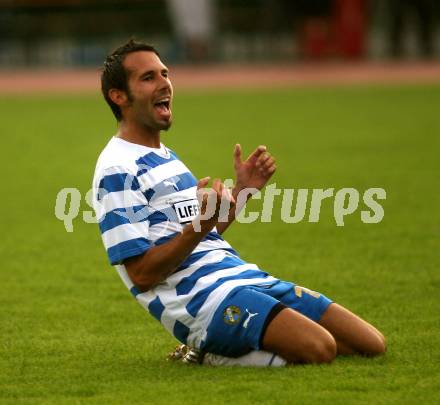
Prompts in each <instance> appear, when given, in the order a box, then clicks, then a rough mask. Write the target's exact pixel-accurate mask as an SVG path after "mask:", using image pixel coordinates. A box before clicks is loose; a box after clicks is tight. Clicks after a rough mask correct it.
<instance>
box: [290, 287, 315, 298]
mask: <svg viewBox="0 0 440 405" xmlns="http://www.w3.org/2000/svg"><path fill="white" fill-rule="evenodd" d="M303 292H304V293H306V294H309V295H311V296H312V297H314V298H319V297H320V296H321V294H320V293H318V292H316V291H312V290H309V289H308V288H306V287H301V286H299V285H296V286H295V295H296V296H297V297H298V298H301V297H302V295H303Z"/></svg>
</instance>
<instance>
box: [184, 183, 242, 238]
mask: <svg viewBox="0 0 440 405" xmlns="http://www.w3.org/2000/svg"><path fill="white" fill-rule="evenodd" d="M209 180H210V178H209V177H205V178H203V179H201V180H200V181H199V182H198V184H197V198H198V200H199V205H200V214H199V215H198V217H197V218H195V219H194V221H193V223H192V224H193V228H194V230H195V231H196V232H202V233H203V234H207V233H209V232H210V231H211V230H212V228H214V226H216V224H217V222H218V221H219V220H220V221H221V220H222V219H223V220H227V217H228V215H229V211H230V209H231V208H232V207H233V206H235V199H234V197H233V196H232V193H231V190H229V189H228V188H226V187H225V185H224V184H223V183H222V181H221V180H220V179H214V181H213V182H212V186H211V187H207V185H208V183H209Z"/></svg>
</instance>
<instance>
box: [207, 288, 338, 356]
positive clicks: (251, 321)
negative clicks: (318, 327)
mask: <svg viewBox="0 0 440 405" xmlns="http://www.w3.org/2000/svg"><path fill="white" fill-rule="evenodd" d="M331 303H332V301H331V300H330V299H328V298H327V297H326V296H324V295H322V294H319V293H317V292H315V291H311V290H308V289H307V288H304V287H300V286H297V285H295V284H293V283H289V282H286V281H278V282H276V283H275V284H272V285H269V286H240V287H237V288H235V289H234V290H232V291H231V293H230V294H229V295H228V296H227V297H226V298H225V299H224V300H223V301H222V303H221V304H220V305H219V307H218V308H217V310H216V312H215V313H214V316H213V318H212V321H211V323H210V324H209V326H208V330H207V336H206V339H205V340H204V341H203V342H202V345H201V347H200V348H201V349H202V350H203V351H206V352H210V353H215V354H220V355H223V356H228V357H238V356H241V355H243V354H246V353H249V352H250V351H252V350H261V349H262V347H261V346H262V339H263V336H264V333H265V331H266V328H267V326H268V325H269V323H270V321H271V320H272V319H273V318H274V317H275V316H276V315H277V314H278V313H279V312H280V311H281V310H282V309H284V308H286V307H289V308H292V309H294V310H295V311H298V312H299V313H301V314H303V315H304V316H306V317H307V318H310V319H311V320H313V321H315V322H318V321H319V320H320V319H321V316H322V314H323V313H324V312H325V310H326V309H327V307H328V306H329V305H330V304H331Z"/></svg>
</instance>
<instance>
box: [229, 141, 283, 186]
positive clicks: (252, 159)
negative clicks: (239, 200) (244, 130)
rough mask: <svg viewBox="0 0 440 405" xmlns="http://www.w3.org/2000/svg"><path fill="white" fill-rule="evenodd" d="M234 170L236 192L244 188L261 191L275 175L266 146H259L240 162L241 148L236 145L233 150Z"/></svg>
mask: <svg viewBox="0 0 440 405" xmlns="http://www.w3.org/2000/svg"><path fill="white" fill-rule="evenodd" d="M234 169H235V174H236V176H237V180H236V189H238V190H237V191H240V190H243V189H244V188H256V189H257V190H261V189H262V188H263V187H264V186H265V185H266V183H267V182H268V181H269V179H270V178H271V177H272V175H273V174H274V173H275V170H276V166H275V159H274V157H273V156H271V155H270V153H268V152H267V148H266V146H264V145H260V146H259V147H258V148H257V149H255V150H254V151H253V152H252V153H251V154H250V155H249V157H248V158H247V159H246V160H245V161H242V160H241V146H240V144H237V145H235V150H234Z"/></svg>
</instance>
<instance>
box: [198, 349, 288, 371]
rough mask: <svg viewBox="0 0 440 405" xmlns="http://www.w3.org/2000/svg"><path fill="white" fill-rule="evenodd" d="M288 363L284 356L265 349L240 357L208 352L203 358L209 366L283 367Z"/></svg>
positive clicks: (204, 362)
mask: <svg viewBox="0 0 440 405" xmlns="http://www.w3.org/2000/svg"><path fill="white" fill-rule="evenodd" d="M286 363H287V362H286V360H284V359H283V358H282V357H280V356H278V355H276V354H274V353H270V352H265V351H264V350H254V351H252V352H250V353H248V354H245V355H243V356H240V357H225V356H220V355H218V354H212V353H206V354H205V358H204V359H203V364H204V365H208V366H241V367H282V366H285V365H286Z"/></svg>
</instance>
